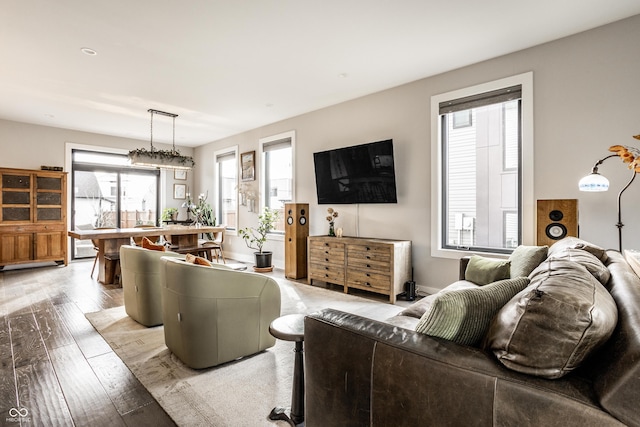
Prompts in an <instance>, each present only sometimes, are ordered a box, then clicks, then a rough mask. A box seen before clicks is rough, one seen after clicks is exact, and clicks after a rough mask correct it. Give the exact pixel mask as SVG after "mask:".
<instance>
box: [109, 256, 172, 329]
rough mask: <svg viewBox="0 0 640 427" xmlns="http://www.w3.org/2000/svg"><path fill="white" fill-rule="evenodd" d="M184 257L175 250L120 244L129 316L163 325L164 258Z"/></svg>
mask: <svg viewBox="0 0 640 427" xmlns="http://www.w3.org/2000/svg"><path fill="white" fill-rule="evenodd" d="M162 257H182V258H184V255H180V254H177V253H174V252H162V251H153V250H151V249H144V248H142V247H140V246H133V245H122V246H120V270H121V274H122V291H123V294H124V308H125V311H126V312H127V315H128V316H129V317H131V318H132V319H133V320H135V321H136V322H138V323H140V324H142V325H144V326H157V325H162V302H161V294H162V290H161V280H160V274H161V271H160V267H161V265H160V258H162Z"/></svg>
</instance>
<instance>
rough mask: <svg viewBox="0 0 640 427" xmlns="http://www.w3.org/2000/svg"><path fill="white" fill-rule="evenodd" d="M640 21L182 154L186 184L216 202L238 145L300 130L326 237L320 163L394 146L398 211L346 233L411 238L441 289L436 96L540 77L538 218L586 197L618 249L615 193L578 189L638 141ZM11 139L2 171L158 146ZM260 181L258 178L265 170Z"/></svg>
mask: <svg viewBox="0 0 640 427" xmlns="http://www.w3.org/2000/svg"><path fill="white" fill-rule="evenodd" d="M639 19H640V18H638V17H637V16H635V17H631V18H628V19H624V20H622V21H619V22H616V23H613V24H609V25H606V26H603V27H599V28H595V29H592V30H589V31H586V32H583V33H580V34H576V35H573V36H569V37H566V38H562V39H560V40H555V41H551V42H549V43H545V44H542V45H538V46H535V47H532V48H529V49H525V50H521V51H518V52H515V53H511V54H507V55H504V56H500V57H497V58H494V59H490V60H487V61H483V62H480V63H477V64H473V65H469V66H466V67H461V68H459V69H456V70H453V71H450V72H446V73H442V74H439V75H435V76H431V77H428V78H425V79H421V80H417V81H415V82H412V83H408V84H404V85H401V86H399V87H395V88H392V89H388V90H385V91H382V92H379V93H374V94H370V95H366V96H362V97H360V98H358V99H354V100H351V101H347V102H344V103H341V104H338V105H333V106H329V107H326V108H323V109H320V110H317V111H313V112H309V113H307V114H302V115H299V116H297V117H293V118H290V119H286V120H281V121H278V122H276V123H272V124H269V125H266V126H262V127H259V128H257V129H253V130H250V131H247V132H242V133H240V134H237V135H233V136H230V137H226V138H223V139H221V140H218V141H213V142H210V143H206V144H202V145H200V146H197V147H193V148H191V147H180V149H181V151H182V152H183V154H187V155H193V157H194V159H195V161H196V165H197V166H196V167H195V169H194V170H193V171H191V172H189V177H188V181H187V183H188V185H189V186H191V192H192V193H193V194H200V193H207V192H208V193H209V194H213V193H214V190H215V188H214V186H215V184H214V182H215V177H214V176H213V171H214V167H213V166H214V160H213V159H214V153H215V152H216V151H218V150H221V149H224V148H227V147H232V146H237V147H238V152H239V153H243V152H248V151H254V150H257V149H258V141H259V140H260V139H261V138H265V137H270V136H273V135H278V134H281V133H284V132H289V131H295V137H296V145H295V151H294V153H295V162H294V168H295V169H294V170H295V177H294V181H295V201H296V202H299V203H309V204H310V209H309V210H310V212H309V227H310V234H311V235H318V234H325V233H326V231H327V226H328V225H327V222H326V221H325V216H326V206H322V205H318V204H317V199H316V189H315V179H314V178H315V177H314V176H313V173H311V171H313V168H314V166H313V155H312V154H313V153H314V152H317V151H322V150H328V149H332V148H340V147H345V146H350V145H356V144H363V143H367V142H371V141H378V140H382V139H393V141H394V150H395V162H396V174H397V191H398V203H397V204H386V205H376V204H374V205H365V204H362V205H359V206H356V205H343V206H340V207H339V209H338V210H339V212H340V217H339V218H338V220H337V226H339V227H341V228H343V232H344V234H345V235H356V233H359V234H358V235H360V236H366V237H381V238H394V239H406V240H411V241H412V253H413V267H414V280H415V281H416V283H417V284H418V287H419V288H421V287H422V288H425V289H440V288H442V287H444V286H445V285H446V284H447V283H450V282H451V280H453V279H454V278H455V275H456V262H455V260H449V259H443V258H435V257H432V256H431V250H432V240H431V238H432V234H433V228H432V227H433V225H432V210H431V196H430V191H429V188H430V187H431V185H432V182H433V180H434V177H433V176H432V171H431V167H430V165H431V164H432V161H433V159H432V154H431V148H430V147H431V141H432V140H433V136H432V128H431V126H430V99H431V97H432V96H434V95H437V94H440V93H444V92H449V91H453V90H457V89H460V88H465V87H470V86H474V85H479V84H482V83H486V82H491V81H495V80H499V79H501V78H505V77H509V76H512V75H517V74H521V73H527V72H531V73H532V74H533V105H534V128H533V130H532V132H533V136H534V141H535V142H534V148H533V183H532V186H533V194H532V195H531V196H530V200H525V203H526V205H527V206H528V207H530V208H531V209H532V210H534V209H535V200H539V199H578V203H579V224H580V236H581V237H584V238H585V239H587V240H590V241H593V242H596V243H598V244H600V245H602V246H604V247H615V246H616V233H615V222H616V216H615V215H616V210H615V206H616V199H615V197H616V194H615V192H614V191H609V192H607V193H597V194H592V193H581V192H579V191H578V187H577V182H578V180H579V179H580V178H581V177H582V176H584V175H586V174H588V172H589V171H590V168H591V167H592V166H593V164H594V163H595V162H596V161H597V160H598V159H600V158H602V157H604V156H605V155H607V153H608V152H607V149H608V147H609V146H611V145H615V144H622V145H626V144H629V145H633V143H634V140H633V139H632V135H635V134H637V133H639V132H638V129H637V123H636V122H637V117H638V114H637V109H638V102H637V100H638V99H640V96H638V95H639V94H638V90H639V89H638V85H637V84H636V76H635V73H634V70H636V69H638V67H637V66H636V65H638V64H637V61H638V59H637V58H636V56H635V55H634V54H633V52H635V47H634V41H635V40H637V39H638V33H637V32H638V30H637V27H638V25H637V23H638V20H639ZM147 107H148V108H150V107H152V106H145V107H144V108H143V111H142V113H144V114H143V117H145V121H146V120H148V116H147V115H146V108H147ZM180 120H181V118H180V117H179V118H178V121H177V124H176V127H177V132H178V133H179V131H180ZM146 126H147V125H145V130H144V131H143V132H146ZM0 138H1V140H2V141H3V145H4V146H5V147H6V149H5V150H4V153H3V167H14V168H24V169H39V168H40V166H41V165H52V166H68V164H67V163H65V162H69V159H68V157H69V153H68V148H67V145H68V144H70V143H71V144H76V145H80V146H98V147H109V148H112V149H120V150H130V149H134V148H138V147H140V146H142V147H145V146H146V145H148V142H146V143H145V142H144V141H140V140H132V139H127V138H121V137H114V136H109V135H105V134H98V133H87V132H81V131H76V130H72V129H61V128H58V127H53V126H42V125H33V124H28V123H21V122H16V121H11V120H4V119H3V120H1V121H0ZM21 147H28V148H29V149H28V150H22V149H21ZM605 166H606V168H607V169H606V172H605V174H606V175H607V176H608V177H609V179H610V180H611V181H612V183H613V184H612V189H615V188H616V187H617V188H622V186H623V184H624V183H625V182H626V178H625V176H626V173H625V172H626V170H625V168H624V167H613V166H611V165H605ZM257 167H258V169H259V168H260V165H259V164H257ZM602 171H603V172H604V169H603V170H602ZM257 173H258V175H257V176H259V173H260V171H259V170H258V171H257ZM166 182H167V184H168V185H167V187H166V188H165V189H164V200H165V203H166V206H178V207H179V206H180V204H178V202H181V201H177V200H174V199H173V195H172V191H173V190H172V185H170V184H171V182H172V177H170V176H169V178H167V181H166ZM173 182H175V181H173ZM255 185H256V190H257V183H256V184H255ZM637 191H639V190H638V189H637V188H634V187H631V188H629V190H628V191H627V194H625V199H626V198H628V200H633V194H637ZM623 202H625V200H623ZM627 203H628V202H627ZM334 207H336V208H337V206H334ZM182 215H184V212H183V214H182ZM624 215H625V218H624V220H625V221H624V222H625V228H624V235H625V242H628V243H629V244H631V242H636V241H638V238H639V237H640V225H639V224H638V221H634V219H637V217H638V212H637V211H635V210H633V209H630V208H627V209H626V210H625V212H624ZM256 221H257V213H255V212H249V211H248V210H247V209H240V210H239V218H238V227H239V228H244V227H247V226H254V225H255V223H256ZM534 222H535V221H533V220H532V219H530V220H529V221H528V222H525V223H524V224H523V232H524V235H525V236H530V238H531V236H533V235H534V227H535V224H534ZM225 239H226V240H225V251H226V252H227V253H228V254H229V256H230V257H236V258H237V259H241V260H250V259H251V250H248V249H247V248H246V247H245V245H244V242H243V241H242V240H241V239H240V238H239V237H237V236H234V235H233V233H228V235H227V236H225ZM267 246H269V247H270V250H273V251H274V264H275V265H276V266H280V267H282V266H283V259H284V251H283V246H282V245H281V244H280V243H279V242H273V244H272V242H268V243H267ZM629 247H630V246H629ZM417 260H420V261H419V262H417Z"/></svg>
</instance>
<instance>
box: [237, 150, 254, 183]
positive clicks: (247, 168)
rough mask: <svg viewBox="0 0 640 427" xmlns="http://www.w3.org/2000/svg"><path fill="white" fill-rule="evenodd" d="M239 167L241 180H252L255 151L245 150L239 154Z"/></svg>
mask: <svg viewBox="0 0 640 427" xmlns="http://www.w3.org/2000/svg"><path fill="white" fill-rule="evenodd" d="M240 168H241V170H242V181H253V180H254V179H256V152H255V151H247V152H246V153H242V154H240Z"/></svg>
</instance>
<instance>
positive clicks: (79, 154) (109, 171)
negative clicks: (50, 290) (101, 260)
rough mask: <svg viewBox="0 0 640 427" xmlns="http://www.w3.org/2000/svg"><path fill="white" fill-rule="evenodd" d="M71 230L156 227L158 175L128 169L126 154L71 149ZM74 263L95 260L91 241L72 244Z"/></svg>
mask: <svg viewBox="0 0 640 427" xmlns="http://www.w3.org/2000/svg"><path fill="white" fill-rule="evenodd" d="M71 161H72V175H71V185H72V186H71V188H72V189H73V191H72V193H71V196H72V197H71V206H72V210H71V212H73V215H72V218H71V228H72V229H74V228H78V229H86V228H100V227H117V228H131V227H135V226H136V225H157V221H158V208H159V206H160V202H159V198H158V194H159V188H160V179H159V178H160V171H159V170H158V169H148V168H135V167H130V166H128V157H127V155H126V154H113V153H101V152H96V151H83V150H76V149H72V151H71ZM71 244H72V245H73V246H72V249H73V252H72V253H73V259H76V258H83V257H88V256H95V251H94V250H93V249H92V245H91V242H90V241H82V240H79V241H76V240H74V239H72V240H71Z"/></svg>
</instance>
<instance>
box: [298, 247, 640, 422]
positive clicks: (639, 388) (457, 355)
mask: <svg viewBox="0 0 640 427" xmlns="http://www.w3.org/2000/svg"><path fill="white" fill-rule="evenodd" d="M593 248H596V249H598V250H599V248H597V247H595V246H593V245H590V244H588V243H587V242H584V241H581V240H579V239H576V238H568V239H564V240H562V241H560V242H557V243H556V244H554V245H553V246H552V247H551V248H549V255H548V258H546V259H545V261H543V262H542V263H541V264H540V265H538V267H537V268H536V269H535V270H533V271H532V272H531V273H530V274H529V279H531V283H530V284H529V285H527V287H526V288H525V289H524V290H522V291H521V292H519V293H517V295H515V296H514V297H513V298H512V299H511V300H510V301H509V302H508V303H507V304H505V305H504V306H503V307H502V308H500V309H499V312H498V313H497V314H496V315H495V316H493V318H492V320H491V325H490V328H489V329H488V330H487V332H486V334H485V336H484V338H483V340H482V342H480V343H478V344H477V345H465V344H460V343H458V342H454V341H452V340H449V339H443V338H439V337H436V336H432V335H427V334H425V333H419V332H417V331H416V330H415V329H416V327H418V325H419V323H420V322H421V321H424V319H423V320H421V319H420V318H421V317H424V316H426V314H422V315H421V313H422V311H425V310H430V308H429V305H430V304H432V303H433V301H434V298H432V296H430V297H428V298H429V299H427V298H424V299H423V300H420V301H419V302H417V303H415V304H414V306H412V307H409V309H407V310H404V311H403V312H401V313H400V314H399V315H398V316H396V317H394V318H392V319H389V320H388V321H387V322H379V321H374V320H371V319H367V318H364V317H360V316H357V315H354V314H350V313H345V312H341V311H337V310H333V309H326V310H323V311H320V312H317V313H314V314H312V315H309V316H307V317H306V319H305V371H306V372H305V375H306V379H305V380H306V385H305V391H306V419H305V423H306V425H307V426H308V427H314V426H327V425H331V426H390V425H393V426H418V425H420V426H560V425H561V426H580V427H586V426H618V425H629V426H640V405H639V404H640V278H638V276H637V275H636V274H635V273H634V272H633V270H632V269H631V267H630V266H629V264H628V263H627V262H626V261H625V259H624V257H623V256H622V255H621V254H620V253H619V252H617V251H613V250H607V251H606V252H605V251H600V252H599V253H596V252H594V251H593V250H591V249H593ZM583 251H584V252H588V253H586V254H585V253H582V252H583ZM592 255H597V256H592ZM587 258H588V260H587V261H588V262H587V263H586V264H585V265H586V267H585V266H584V265H583V262H582V260H583V259H587ZM595 258H598V259H599V261H598V263H599V262H601V261H602V265H603V267H594V266H595V265H596V264H597V263H596V262H592V260H593V259H595ZM604 266H606V268H604ZM574 268H575V271H574V272H571V270H572V269H574ZM567 270H568V271H569V273H567ZM605 270H606V271H605ZM465 271H466V269H465V268H464V267H463V268H461V273H462V277H461V279H462V280H461V281H459V282H456V283H454V284H452V285H451V286H450V287H449V288H451V289H448V288H446V289H445V290H443V291H442V292H443V293H446V292H447V291H452V290H455V289H464V288H468V287H470V286H475V285H473V284H472V285H469V283H467V282H468V281H466V280H464V279H465V276H464V274H465ZM585 272H586V273H585ZM563 274H568V275H566V276H563ZM589 275H591V276H589ZM592 276H594V277H596V278H597V279H598V280H601V281H603V282H604V283H603V284H602V286H601V285H600V284H598V283H595V282H594V281H593V280H592V279H593V277H592ZM575 277H582V279H584V280H585V281H582V282H581V281H578V282H575V283H574V280H573V279H574V278H575ZM582 279H580V280H582ZM604 279H607V280H604ZM585 283H587V284H589V286H592V288H589V289H593V291H590V290H585V288H584V286H585V285H584V284H585ZM594 283H595V284H594ZM571 286H575V288H573V289H571ZM602 289H605V290H606V292H604V293H603V292H602ZM579 294H581V295H583V296H584V298H587V299H589V298H590V301H591V303H589V304H591V305H589V304H587V305H586V306H585V305H584V304H578V303H575V304H573V301H572V299H573V298H574V296H575V298H583V297H580V296H578V295H579ZM562 299H565V301H561V300H562ZM541 301H543V302H544V304H540V302H541ZM567 301H568V302H569V303H568V304H567V303H566V302H567ZM613 302H614V303H613ZM420 306H422V307H420ZM585 307H586V308H585ZM422 309H424V310H422ZM527 310H528V311H527ZM541 316H544V317H541ZM541 319H542V321H541ZM536 322H537V323H536ZM607 325H610V326H607ZM504 328H512V329H508V330H507V331H506V332H505V330H504ZM606 329H609V330H606ZM594 331H595V332H594ZM598 337H599V338H598ZM563 358H564V359H563ZM558 364H559V366H558Z"/></svg>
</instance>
